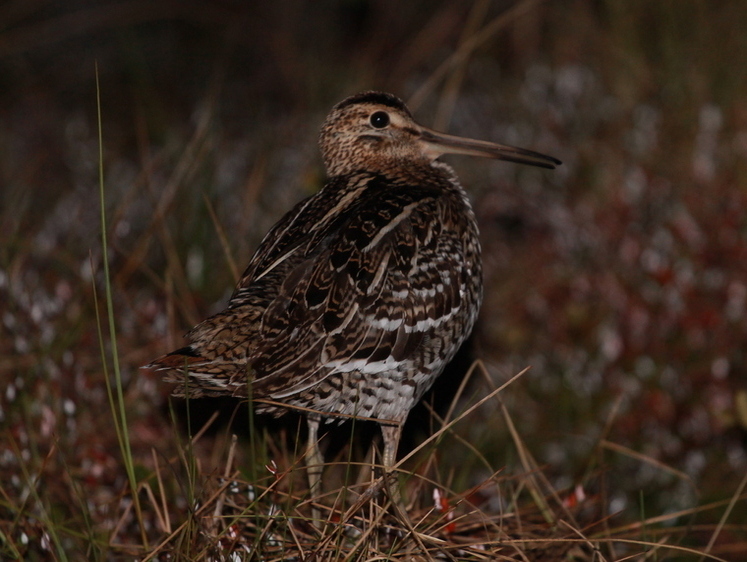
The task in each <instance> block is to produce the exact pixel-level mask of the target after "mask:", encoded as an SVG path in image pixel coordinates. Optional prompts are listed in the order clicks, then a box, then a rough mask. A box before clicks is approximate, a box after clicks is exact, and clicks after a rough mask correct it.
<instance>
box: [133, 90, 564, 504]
mask: <svg viewBox="0 0 747 562" xmlns="http://www.w3.org/2000/svg"><path fill="white" fill-rule="evenodd" d="M319 147H320V150H321V154H322V158H323V162H324V167H325V170H326V175H327V179H326V182H325V183H324V185H323V187H322V188H321V189H320V190H319V191H318V192H317V193H315V194H314V195H312V196H310V197H308V198H306V199H304V200H303V201H301V202H299V203H298V204H296V205H295V207H293V208H292V209H291V210H290V211H289V212H288V213H287V214H286V215H285V216H284V217H283V218H281V219H280V221H278V222H277V223H276V224H275V226H273V227H272V228H271V229H270V230H269V232H268V233H267V234H266V235H265V237H264V238H263V240H262V242H261V243H260V244H259V247H258V248H257V250H256V252H255V253H254V255H253V257H252V258H251V260H250V262H249V265H248V267H247V268H246V270H245V271H244V274H243V275H242V276H241V278H240V280H239V281H238V284H237V286H236V288H235V290H234V292H233V295H232V296H231V298H230V300H229V302H228V306H227V307H226V308H225V310H223V311H221V312H219V313H217V314H215V315H213V316H211V317H209V318H207V319H206V320H204V321H203V322H201V323H200V324H198V325H197V326H195V327H194V328H192V330H191V331H189V332H188V333H187V335H186V336H185V337H186V339H187V342H188V343H187V345H185V346H183V347H181V348H180V349H177V350H175V351H172V352H171V353H168V354H166V355H163V356H161V357H159V358H158V359H155V360H154V361H153V362H152V363H150V364H149V365H147V366H146V367H147V368H150V369H153V370H156V371H160V372H161V373H162V374H163V375H164V379H165V380H166V381H167V382H171V383H176V387H175V388H174V394H175V395H177V396H186V397H189V398H199V397H201V396H226V395H228V396H234V397H239V398H242V399H251V400H252V401H253V402H254V410H255V412H257V413H260V414H262V413H266V414H271V415H275V416H279V415H282V414H283V413H284V412H286V411H287V410H289V409H296V410H299V411H301V412H302V413H303V414H304V415H305V416H306V420H307V425H308V436H307V446H306V449H305V454H304V456H305V460H306V465H307V475H308V480H309V488H310V493H311V495H312V496H313V497H318V496H319V492H320V491H321V476H322V467H323V462H324V460H323V456H322V454H321V451H320V449H319V428H320V425H321V424H322V423H325V422H328V421H334V420H338V421H339V420H342V419H347V418H351V417H352V418H366V419H373V420H375V421H377V422H378V424H379V425H380V427H381V433H382V437H383V454H382V458H381V462H382V465H383V469H384V472H385V474H386V475H387V476H388V477H389V478H392V477H393V476H394V474H393V467H394V466H395V464H396V455H397V448H398V444H399V441H400V437H401V434H402V426H403V424H404V422H405V420H406V418H407V416H408V413H409V412H410V410H411V409H412V408H413V406H415V404H416V403H417V402H418V401H419V400H420V398H421V397H422V396H423V394H424V393H425V392H426V391H427V390H428V389H429V388H430V387H431V386H432V384H433V382H434V381H435V380H436V378H437V377H438V376H439V375H440V374H441V373H442V372H443V370H444V367H445V366H446V364H447V363H448V362H449V361H450V360H451V359H452V358H453V357H454V355H455V354H456V352H457V350H458V349H459V347H460V346H461V345H462V343H463V342H464V341H465V339H466V338H467V337H468V336H469V334H470V332H471V331H472V328H473V326H474V325H475V322H476V320H477V316H478V311H479V309H480V305H481V302H482V261H481V253H480V242H479V233H478V226H477V221H476V219H475V214H474V212H473V210H472V206H471V204H470V202H469V199H468V197H467V193H466V191H465V190H464V188H463V187H462V186H461V184H460V183H459V180H458V179H457V176H456V174H455V172H454V171H453V169H452V168H451V167H450V166H448V165H447V164H445V163H443V162H442V161H441V160H440V159H439V158H440V157H441V156H442V155H444V154H462V155H468V156H478V157H485V158H492V159H498V160H506V161H509V162H514V163H519V164H528V165H531V166H538V167H541V168H547V169H553V168H555V167H556V166H558V165H559V164H561V162H560V161H559V160H557V159H556V158H553V157H551V156H546V155H544V154H540V153H538V152H534V151H531V150H526V149H522V148H516V147H513V146H507V145H501V144H495V143H491V142H486V141H480V140H473V139H468V138H462V137H457V136H452V135H448V134H445V133H440V132H437V131H434V130H432V129H429V128H427V127H424V126H422V125H419V124H418V123H417V122H416V121H415V119H414V118H413V115H412V113H411V112H410V110H409V109H408V108H407V106H406V105H405V104H404V103H403V102H402V100H400V99H399V98H398V97H396V96H394V95H392V94H388V93H383V92H376V91H366V92H362V93H359V94H356V95H353V96H351V97H348V98H347V99H345V100H343V101H341V102H340V103H338V104H337V105H335V106H334V108H333V109H332V111H331V112H330V113H329V115H328V116H327V118H326V119H325V121H324V123H323V125H322V128H321V133H320V135H319ZM396 496H397V498H399V493H398V492H396Z"/></svg>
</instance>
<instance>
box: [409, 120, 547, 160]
mask: <svg viewBox="0 0 747 562" xmlns="http://www.w3.org/2000/svg"><path fill="white" fill-rule="evenodd" d="M418 142H419V143H420V146H421V147H422V149H423V152H424V153H425V154H426V155H427V156H428V157H429V158H432V159H433V160H435V159H436V158H438V157H439V156H441V155H442V154H466V155H467V156H481V157H483V158H495V159H496V160H507V161H509V162H517V163H519V164H529V165H530V166H539V167H540V168H549V169H554V168H555V166H559V165H560V164H562V162H561V161H560V160H558V159H557V158H553V157H552V156H545V155H544V154H540V153H539V152H534V151H532V150H526V149H524V148H516V147H515V146H507V145H503V144H495V143H492V142H486V141H480V140H473V139H465V138H462V137H455V136H453V135H447V134H444V133H439V132H437V131H434V130H432V129H428V128H427V127H423V126H420V138H419V139H418Z"/></svg>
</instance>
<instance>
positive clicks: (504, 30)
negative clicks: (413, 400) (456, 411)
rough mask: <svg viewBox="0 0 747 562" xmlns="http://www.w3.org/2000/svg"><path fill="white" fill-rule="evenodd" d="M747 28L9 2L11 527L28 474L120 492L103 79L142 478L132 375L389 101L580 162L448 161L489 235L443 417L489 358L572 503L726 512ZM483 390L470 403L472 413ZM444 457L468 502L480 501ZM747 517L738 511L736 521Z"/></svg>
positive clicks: (336, 8)
mask: <svg viewBox="0 0 747 562" xmlns="http://www.w3.org/2000/svg"><path fill="white" fill-rule="evenodd" d="M745 29H747V4H745V3H743V2H738V1H732V2H728V1H721V2H705V1H696V0H686V1H683V2H649V1H643V0H631V1H626V2H622V1H612V0H609V1H592V0H577V1H570V0H569V1H561V0H553V1H547V2H529V1H524V2H503V1H480V0H477V1H475V2H448V1H433V0H428V1H414V2H407V3H404V2H398V1H394V0H368V1H366V0H340V1H318V2H302V1H300V0H296V1H294V0H276V1H274V2H256V3H250V2H239V1H236V2H230V1H224V2H199V1H186V2H185V1H179V2H168V1H165V2H155V3H154V2H146V1H138V0H135V1H129V2H85V1H71V2H64V3H62V2H50V1H46V0H32V1H28V0H24V1H21V0H16V1H9V2H5V3H4V4H2V6H0V315H1V320H2V323H1V326H0V330H1V331H0V385H1V386H2V390H3V392H2V396H1V397H0V406H1V408H2V409H1V410H0V423H2V429H1V430H0V431H1V432H0V441H5V442H6V443H7V444H8V448H7V450H8V451H11V453H9V454H6V455H5V456H3V457H2V458H0V473H1V474H2V476H3V477H2V480H3V482H6V483H8V482H15V484H13V483H11V484H5V486H6V487H5V496H6V498H19V497H22V496H23V485H22V483H18V482H19V480H18V478H19V477H20V475H22V474H24V473H25V472H26V471H29V472H32V473H36V474H45V473H48V472H49V471H52V472H54V471H55V470H64V471H66V474H68V475H69V480H70V481H73V482H77V483H78V484H79V485H80V486H83V487H84V488H85V490H87V491H86V493H87V494H88V495H89V496H90V497H91V498H92V499H91V501H92V502H93V504H94V505H97V506H99V505H100V506H103V505H108V504H107V502H109V501H110V500H111V498H112V497H114V496H116V494H117V493H118V490H119V489H120V487H121V486H122V482H123V478H124V476H123V474H122V473H121V470H120V468H119V467H120V465H119V457H118V455H119V452H118V447H117V444H116V443H117V441H116V435H115V434H114V431H113V428H112V427H111V423H110V419H111V412H110V410H109V405H108V402H107V399H106V393H105V390H104V388H103V382H102V381H103V376H104V375H103V373H102V355H101V352H100V350H99V344H98V336H97V327H96V319H95V312H94V302H95V297H94V294H93V285H94V284H95V285H96V287H97V290H98V298H99V302H103V301H101V294H102V287H103V284H102V279H103V278H102V271H101V268H102V255H101V243H100V229H101V225H100V219H99V206H98V205H99V199H98V157H99V156H98V140H97V114H96V74H95V72H96V68H98V79H99V84H100V98H101V123H102V127H103V150H104V152H103V157H104V158H103V160H104V179H105V186H106V210H107V214H108V220H109V223H108V232H109V236H110V237H109V240H110V248H111V249H110V253H109V257H110V267H111V272H112V281H113V291H114V302H115V319H116V325H117V330H118V340H117V341H118V344H119V359H120V365H121V368H122V373H123V376H124V378H125V382H126V385H127V386H126V392H125V396H126V399H127V404H128V409H129V423H130V426H131V439H132V442H133V447H134V451H135V455H136V456H137V458H138V461H139V462H142V463H143V464H144V465H147V464H148V463H149V462H150V460H149V459H150V449H151V447H155V448H160V449H163V450H167V449H168V448H169V447H170V446H171V443H172V441H173V435H174V431H175V430H174V427H173V426H172V424H171V422H170V421H169V413H168V408H167V407H166V406H165V404H166V403H167V398H166V397H167V395H168V393H169V388H168V387H167V386H166V385H164V384H163V383H161V382H160V381H159V380H158V379H157V378H156V377H154V376H152V375H149V374H148V373H145V372H143V371H139V370H138V367H139V366H140V365H143V364H145V363H147V362H148V361H149V360H151V359H153V358H154V357H156V356H158V355H160V354H161V353H163V352H165V351H168V350H170V349H173V348H174V347H176V346H178V345H179V344H180V341H181V338H180V336H181V334H182V333H184V332H185V331H186V330H187V329H188V328H189V327H191V326H192V325H193V324H194V323H196V322H197V321H199V320H200V319H202V318H204V317H205V316H206V315H208V314H210V313H213V312H216V311H217V310H219V309H220V308H221V307H222V306H223V305H224V304H225V301H226V299H227V297H228V296H229V295H230V292H231V289H232V285H233V283H234V276H235V274H234V273H232V268H231V261H232V260H233V261H234V262H235V264H236V265H235V267H238V269H241V268H242V267H243V265H244V264H245V263H246V262H247V261H248V259H249V257H250V256H251V253H252V251H253V250H254V248H255V247H256V245H257V244H258V243H259V241H260V239H261V237H262V235H263V234H264V233H265V232H266V231H267V230H268V229H269V227H270V226H271V225H272V224H273V223H274V222H275V221H276V220H277V219H279V218H280V216H281V215H282V214H283V213H284V212H285V211H286V210H288V209H289V208H290V206H291V205H292V204H294V203H295V202H296V201H298V200H299V199H300V198H302V197H304V196H307V195H309V194H311V193H313V192H314V191H315V190H316V189H318V188H319V186H320V185H321V183H322V181H323V169H322V166H321V161H320V158H319V155H318V150H317V146H316V135H317V132H318V129H319V126H320V125H321V122H322V120H323V119H324V116H325V115H326V113H327V111H329V109H330V108H331V107H332V105H334V104H335V103H336V102H338V101H340V100H341V99H343V98H344V97H346V96H347V95H350V94H352V93H355V92H357V91H360V90H365V89H379V90H385V91H390V92H392V93H395V94H397V95H399V96H400V97H402V98H403V99H404V100H405V101H407V102H408V103H409V105H410V107H411V109H412V110H413V111H414V113H415V115H416V117H417V118H418V119H419V121H420V122H421V123H423V124H424V125H427V126H434V127H436V128H439V129H442V130H448V131H449V132H451V133H455V134H461V135H465V136H470V137H473V138H481V139H488V140H493V141H497V142H504V143H508V144H513V145H518V146H523V147H526V148H531V149H534V150H538V151H540V152H544V153H547V154H551V155H553V156H556V157H558V158H560V159H561V160H563V162H564V164H563V166H561V167H560V168H559V169H558V170H557V171H554V172H547V171H540V170H534V169H525V168H521V167H519V166H515V165H512V164H506V163H496V162H488V161H476V160H471V159H465V158H449V159H448V161H449V163H450V164H452V165H453V166H454V167H455V169H456V170H457V173H458V174H459V176H460V178H461V180H462V182H463V184H464V185H465V186H466V188H467V190H468V192H469V193H470V196H471V199H472V201H473V204H474V206H475V210H476V213H477V215H478V218H479V222H480V228H481V237H482V244H483V252H484V259H485V303H484V306H483V309H482V313H481V317H480V321H479V324H478V326H477V328H476V330H475V334H474V336H473V338H472V339H471V344H470V347H469V349H467V350H465V352H464V354H463V355H462V357H461V360H460V362H459V365H458V366H457V367H455V368H452V369H451V370H450V371H449V372H448V373H447V375H445V376H444V377H443V379H444V380H442V381H440V382H439V384H438V385H437V387H436V395H435V396H436V397H435V399H434V400H435V401H436V403H441V404H447V403H448V399H450V398H451V396H452V395H453V388H454V386H455V384H456V382H455V381H458V380H459V376H460V375H461V374H463V372H464V369H465V367H466V366H468V365H469V364H470V362H471V360H472V359H475V358H479V359H481V360H482V361H483V363H484V365H485V367H486V369H487V372H488V373H489V378H490V379H491V380H492V381H493V384H500V383H502V382H504V381H505V380H507V379H508V378H510V377H511V376H512V375H514V374H515V373H517V372H518V371H519V370H521V369H523V368H524V367H526V366H531V370H530V371H529V373H528V374H526V375H525V376H524V377H522V378H521V379H519V380H518V381H516V382H515V383H513V384H512V385H511V386H510V387H509V388H508V389H507V390H506V391H505V392H504V393H503V395H502V396H503V400H504V402H505V404H506V405H507V407H508V409H509V412H510V414H511V416H512V419H513V421H514V423H515V424H516V426H517V428H518V430H519V433H520V434H521V436H522V438H523V439H524V441H525V442H526V443H527V444H528V447H529V449H530V450H531V451H532V453H533V454H534V456H535V458H536V459H537V461H538V462H539V463H540V464H541V465H542V466H543V468H544V470H545V472H546V474H547V475H548V476H549V477H550V478H551V481H552V482H553V484H554V485H555V486H556V487H557V488H559V489H562V488H566V487H571V486H573V485H575V484H577V483H582V484H583V485H584V486H585V487H586V488H587V489H588V491H589V492H590V493H592V494H593V493H599V490H601V489H602V488H603V489H604V490H605V498H604V505H605V506H606V508H604V509H603V512H606V513H617V512H620V511H621V512H622V516H621V517H622V518H623V519H626V518H627V519H633V520H635V519H636V518H642V517H648V516H655V515H658V514H661V513H666V512H673V511H677V510H679V509H686V508H692V507H694V506H696V505H706V504H708V503H709V502H711V501H717V500H719V501H720V500H728V499H729V498H730V497H732V495H733V494H735V492H736V491H737V489H738V486H739V484H740V481H741V479H742V476H743V475H744V473H745V470H746V469H747V456H746V455H745V443H746V442H747V441H746V440H745V436H746V433H745V431H746V430H747V388H746V387H747V384H746V381H747V379H746V378H745V374H746V373H745V370H746V369H745V352H744V349H745V345H744V344H745V336H746V335H747V325H746V323H745V322H746V320H747V316H746V315H747V219H746V218H745V210H746V209H747V188H746V187H745V181H746V174H747V164H746V161H745V155H746V154H747V95H746V94H745V92H747V89H746V86H747V84H746V82H747V73H745V72H744V69H745V68H747V33H745ZM211 210H212V211H214V214H215V218H214V219H213V218H211V214H210V211H211ZM216 225H219V226H216ZM220 232H223V233H224V234H225V240H226V243H227V248H228V249H227V250H226V248H224V246H223V245H222V244H221V235H220ZM107 353H108V352H107ZM451 377H453V378H451ZM488 390H489V386H488V385H486V384H485V382H484V380H482V376H478V375H475V380H474V383H473V384H472V385H471V386H469V387H468V390H467V393H466V398H469V399H470V400H471V401H472V402H474V401H475V400H476V399H479V398H480V397H482V396H484V395H485V394H486V393H487V392H488ZM196 407H197V405H196V404H193V408H196ZM223 407H224V408H230V406H223ZM205 408H207V409H209V408H210V406H205ZM423 413H424V411H423V410H421V411H420V414H418V417H419V418H422V414H423ZM196 415H197V414H196ZM258 423H260V424H264V423H265V422H263V421H261V420H260V421H259V422H258ZM286 423H288V422H286ZM424 425H425V424H423V425H422V426H419V425H418V424H415V426H413V427H412V428H411V430H410V431H409V432H408V435H407V437H406V441H405V447H407V448H409V447H410V446H412V445H413V444H415V443H417V442H418V441H419V440H420V439H422V438H423V437H424V435H425V434H426V433H427V432H426V430H427V427H425V426H424ZM290 427H295V425H294V422H290ZM269 430H270V431H272V427H270V429H269ZM458 431H459V433H460V434H461V435H462V437H464V438H466V439H467V440H468V441H469V442H470V443H471V444H472V445H473V446H474V447H475V449H477V450H479V451H480V452H481V454H482V455H484V456H485V458H486V459H488V460H489V461H490V462H491V463H492V464H493V465H494V466H503V465H506V466H507V469H506V470H507V471H508V472H509V473H511V471H514V470H520V467H519V463H518V459H517V456H516V453H515V452H514V448H513V446H512V443H511V439H510V437H509V435H508V432H507V430H506V424H505V422H504V420H503V418H502V415H501V414H500V413H499V412H498V410H497V408H496V406H495V403H492V405H490V404H489V405H488V406H486V407H484V408H482V409H481V410H480V411H479V412H478V414H477V417H475V418H472V421H471V422H469V423H466V424H464V425H463V426H458ZM609 443H611V444H614V445H613V446H608V444H609ZM443 446H444V447H446V449H445V450H444V452H443V455H442V457H443V458H442V459H441V463H442V464H443V465H444V466H445V468H444V471H445V472H448V467H449V466H452V465H454V466H458V468H459V470H458V471H457V472H456V476H455V479H456V480H455V484H454V486H455V487H456V488H457V489H465V488H467V487H469V486H472V485H475V484H476V483H478V482H479V481H480V480H481V479H482V478H485V477H486V476H488V475H487V474H485V473H484V469H483V468H482V465H481V463H480V461H479V460H477V458H473V457H471V456H469V455H466V454H463V453H462V452H461V449H458V447H459V445H458V444H455V443H453V442H451V441H447V442H445V444H444V445H443ZM616 446H619V447H616ZM451 447H454V451H458V452H457V453H455V454H452V452H451V449H450V448H451ZM620 447H622V448H624V449H621V448H620ZM613 449H614V450H613ZM629 451H635V452H636V453H639V454H640V455H642V456H643V458H640V457H638V458H636V457H635V456H633V455H632V454H631V453H630V452H629ZM205 462H206V463H208V462H209V456H208V457H206V460H205ZM13 476H15V477H16V480H13ZM21 480H23V478H21ZM47 485H48V486H49V487H48V488H47V489H46V494H47V498H48V499H47V501H48V502H49V504H50V505H52V506H54V505H60V506H64V505H66V504H68V503H69V497H68V494H71V493H72V492H71V490H72V489H73V487H67V486H60V487H59V488H55V487H54V486H53V485H51V484H47ZM7 501H8V505H13V504H14V501H12V500H11V499H8V500H7ZM19 502H20V500H19ZM73 503H74V502H73ZM16 505H18V504H16ZM6 507H7V506H6ZM59 509H61V510H62V511H64V509H65V508H63V507H60V508H59ZM719 509H721V511H719V510H718V509H716V510H712V511H706V512H705V515H703V516H702V517H704V518H705V520H707V521H715V520H718V518H719V517H720V515H721V514H722V513H723V511H722V510H723V505H722V506H721V507H720V508H719ZM746 517H747V512H746V510H745V505H744V502H743V501H742V502H741V503H738V504H737V506H736V509H735V512H734V513H733V514H732V515H731V518H730V521H732V522H736V523H741V524H742V525H744V523H745V518H746ZM743 529H744V527H742V532H743ZM727 535H728V533H727ZM707 536H708V535H706V537H707ZM724 556H727V555H726V554H724ZM734 559H735V560H736V559H737V558H734Z"/></svg>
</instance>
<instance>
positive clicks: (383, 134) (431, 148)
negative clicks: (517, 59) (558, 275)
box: [319, 92, 560, 177]
mask: <svg viewBox="0 0 747 562" xmlns="http://www.w3.org/2000/svg"><path fill="white" fill-rule="evenodd" d="M319 144H320V147H321V150H322V156H323V158H324V165H325V166H326V168H327V174H328V175H329V176H330V177H332V176H339V175H345V174H349V173H352V172H355V171H357V170H371V171H384V170H386V169H390V168H392V167H393V166H394V167H397V166H402V165H404V164H406V163H408V162H410V163H415V162H421V163H425V164H429V163H430V162H433V161H434V160H436V159H437V158H438V157H439V156H441V155H443V154H465V155H469V156H480V157H484V158H495V159H498V160H508V161H510V162H518V163H520V164H529V165H532V166H540V167H542V168H555V166H557V165H559V164H560V160H557V159H555V158H552V157H551V156H545V155H544V154H540V153H538V152H533V151H531V150H525V149H523V148H515V147H513V146H506V145H501V144H495V143H491V142H486V141H479V140H472V139H467V138H462V137H456V136H453V135H447V134H444V133H439V132H437V131H434V130H432V129H428V128H427V127H424V126H422V125H418V124H417V123H416V122H415V120H414V119H413V117H412V114H411V113H410V110H408V109H407V106H405V104H404V103H403V102H402V100H400V99H399V98H397V97H395V96H393V95H391V94H385V93H381V92H363V93H360V94H357V95H355V96H352V97H349V98H347V99H345V100H343V101H341V102H340V103H338V104H337V105H336V106H335V107H334V108H333V109H332V111H331V112H330V114H329V115H328V116H327V119H326V120H325V121H324V125H323V126H322V131H321V135H320V138H319Z"/></svg>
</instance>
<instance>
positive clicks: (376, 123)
mask: <svg viewBox="0 0 747 562" xmlns="http://www.w3.org/2000/svg"><path fill="white" fill-rule="evenodd" d="M371 125H372V126H373V127H374V128H375V129H383V128H384V127H386V126H387V125H389V114H388V113H387V112H386V111H377V112H376V113H374V114H372V115H371Z"/></svg>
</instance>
